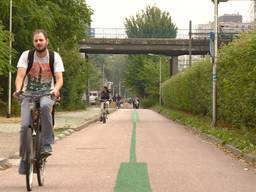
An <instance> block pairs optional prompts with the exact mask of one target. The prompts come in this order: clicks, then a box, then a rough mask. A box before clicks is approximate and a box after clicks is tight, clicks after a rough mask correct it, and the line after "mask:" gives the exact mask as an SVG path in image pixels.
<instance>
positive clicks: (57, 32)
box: [0, 0, 92, 109]
mask: <svg viewBox="0 0 256 192" xmlns="http://www.w3.org/2000/svg"><path fill="white" fill-rule="evenodd" d="M9 6H10V5H9V0H1V1H0V7H1V12H0V20H1V21H2V24H3V26H4V28H7V29H8V26H9ZM91 14H92V10H91V9H90V8H89V7H88V6H87V5H86V3H85V1H84V0H70V1H64V0H45V1H38V0H13V19H12V24H13V29H12V32H13V37H14V41H13V48H14V49H15V50H16V51H17V57H14V58H13V62H12V63H13V66H16V64H17V60H18V58H19V57H18V56H20V54H21V53H22V51H24V50H26V49H31V47H32V33H33V31H34V30H35V29H44V30H45V31H47V32H48V37H49V47H50V48H51V49H54V50H56V51H58V52H59V53H60V54H61V56H62V58H63V61H64V65H65V73H64V78H65V83H64V88H63V89H64V91H63V92H64V93H65V92H75V93H76V95H73V96H71V97H63V99H64V100H62V103H63V105H64V103H65V104H68V105H69V104H70V105H71V106H67V105H64V106H65V107H67V108H72V109H74V108H76V107H81V103H80V101H79V100H77V101H78V102H77V103H74V102H72V101H71V100H74V99H79V97H80V96H81V97H82V91H81V89H84V88H85V86H87V82H86V81H84V77H86V76H83V75H81V74H87V72H86V70H87V68H86V67H85V66H86V61H85V60H81V58H80V55H79V54H78V53H79V51H78V49H77V44H78V42H79V41H80V40H81V39H85V38H86V29H87V26H89V23H90V21H91V18H90V17H91ZM0 31H2V30H1V29H0ZM1 34H2V33H1ZM3 34H5V32H4V33H3ZM2 38H5V36H2V35H1V39H0V40H1V41H2ZM4 42H6V40H4ZM0 48H1V50H2V49H4V47H2V44H1V46H0ZM4 50H5V51H6V50H8V49H4ZM3 54H5V55H6V53H4V52H2V51H1V53H0V55H1V56H2V55H3ZM70 58H72V60H71V59H70ZM0 63H2V62H0ZM7 63H8V62H7ZM0 65H1V64H0ZM1 66H2V65H1ZM0 68H1V67H0ZM0 70H1V69H0ZM80 72H83V73H80ZM70 77H73V78H70ZM13 80H14V78H13ZM0 87H2V88H3V92H7V84H6V77H4V76H0ZM12 87H14V86H12ZM1 100H2V101H7V94H2V95H0V101H1Z"/></svg>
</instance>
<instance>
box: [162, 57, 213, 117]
mask: <svg viewBox="0 0 256 192" xmlns="http://www.w3.org/2000/svg"><path fill="white" fill-rule="evenodd" d="M162 92H163V94H162V97H163V102H164V104H165V105H166V106H168V107H171V108H174V109H178V110H184V111H189V112H193V113H196V114H201V115H207V114H208V115H209V113H210V111H211V63H210V60H209V59H205V60H203V61H200V62H199V63H196V64H193V65H192V67H191V68H189V69H187V70H185V71H183V72H180V73H178V74H177V75H175V76H174V77H173V78H171V79H170V80H168V81H166V82H164V83H163V85H162Z"/></svg>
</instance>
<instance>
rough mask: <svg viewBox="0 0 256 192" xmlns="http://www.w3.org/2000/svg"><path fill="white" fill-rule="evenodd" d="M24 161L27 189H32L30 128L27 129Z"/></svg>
mask: <svg viewBox="0 0 256 192" xmlns="http://www.w3.org/2000/svg"><path fill="white" fill-rule="evenodd" d="M25 163H26V186H27V190H28V191H32V185H33V169H34V150H33V136H32V129H31V128H28V129H27V138H26V153H25Z"/></svg>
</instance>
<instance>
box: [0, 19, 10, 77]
mask: <svg viewBox="0 0 256 192" xmlns="http://www.w3.org/2000/svg"><path fill="white" fill-rule="evenodd" d="M9 38H10V36H9V32H8V31H5V30H4V29H3V25H2V24H1V23H0V75H6V74H8V72H9V70H10V65H9V51H10V49H9Z"/></svg>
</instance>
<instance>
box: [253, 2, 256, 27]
mask: <svg viewBox="0 0 256 192" xmlns="http://www.w3.org/2000/svg"><path fill="white" fill-rule="evenodd" d="M253 22H254V25H255V22H256V0H254V1H253Z"/></svg>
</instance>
